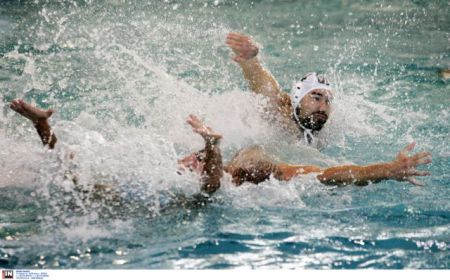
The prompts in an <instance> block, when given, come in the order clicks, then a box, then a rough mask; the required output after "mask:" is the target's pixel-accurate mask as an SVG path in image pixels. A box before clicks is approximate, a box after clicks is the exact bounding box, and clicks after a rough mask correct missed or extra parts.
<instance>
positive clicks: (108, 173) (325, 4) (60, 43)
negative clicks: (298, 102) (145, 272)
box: [0, 0, 450, 269]
mask: <svg viewBox="0 0 450 280" xmlns="http://www.w3.org/2000/svg"><path fill="white" fill-rule="evenodd" d="M449 14H450V5H449V3H448V1H418V0H415V1H400V0H397V1H351V0H346V1H344V0H342V1H332V2H331V1H306V3H305V1H275V0H273V1H269V0H262V1H224V0H215V1H205V0H193V1H172V0H170V1H137V0H136V1H126V0H114V1H89V0H78V1H62V0H61V1H50V0H48V1H44V0H35V1H14V0H10V1H2V2H1V3H0V39H1V40H0V90H1V94H2V95H1V99H0V107H1V108H2V111H1V114H0V135H1V137H0V145H1V149H0V267H2V268H124V269H128V268H141V269H154V268H169V269H172V268H196V269H198V268H200V269H206V268H213V269H219V268H441V269H442V268H447V269H448V268H449V267H450V253H449V250H450V228H449V225H450V203H449V198H450V190H449V186H450V173H449V169H450V144H449V143H450V142H449V130H450V110H449V107H450V106H449V105H450V86H449V83H450V82H449V80H448V79H446V78H445V77H443V76H442V75H440V71H441V70H443V69H449V68H450V48H449V45H450V44H449V43H450V18H449V17H448V15H449ZM230 31H238V32H243V33H247V34H250V35H252V36H253V38H254V39H255V40H256V41H258V42H259V43H260V44H261V47H262V49H261V52H260V56H261V60H262V61H263V63H264V65H265V66H266V67H267V68H268V69H270V71H271V72H272V73H273V74H274V76H275V77H276V78H277V80H278V81H279V82H280V84H281V85H282V87H283V88H284V89H285V90H286V91H289V90H290V86H291V84H292V82H293V81H294V80H296V79H298V78H300V77H301V76H303V75H304V74H305V73H308V72H312V71H321V72H325V73H326V74H327V75H328V76H329V78H330V79H331V80H332V82H333V83H334V85H335V87H336V88H337V94H336V100H335V102H334V104H333V106H334V108H333V110H334V111H333V114H332V117H331V118H330V122H329V124H328V125H327V127H326V128H325V134H326V139H327V141H328V145H327V146H326V147H325V148H324V149H323V150H322V151H320V152H319V151H317V150H314V149H310V148H306V147H304V146H302V145H301V144H300V143H299V142H298V140H297V139H296V138H295V137H292V138H289V137H287V136H286V135H284V134H282V133H280V131H279V130H278V129H277V128H276V127H273V126H272V125H270V124H268V123H267V121H266V119H265V118H264V117H263V116H262V115H263V114H264V113H263V111H262V108H263V104H264V102H265V100H264V99H262V98H259V97H256V96H254V95H253V94H251V93H250V92H249V90H248V88H247V86H246V82H245V80H244V79H243V77H242V74H241V72H240V69H239V68H238V66H237V65H236V64H235V63H234V62H233V61H232V60H231V54H230V51H229V50H228V49H227V47H226V46H225V44H224V42H225V36H226V34H227V33H228V32H230ZM14 98H24V99H25V100H26V101H28V102H34V103H36V104H38V105H39V106H41V107H43V108H54V109H55V110H56V113H55V114H54V115H53V117H52V119H51V123H52V125H53V127H54V131H55V133H56V134H57V136H58V138H59V140H60V141H59V143H58V145H59V146H58V148H57V150H55V151H53V152H47V151H45V149H43V148H42V147H41V144H40V142H39V139H38V136H37V135H36V133H35V131H34V128H33V127H32V126H31V125H30V123H28V122H27V121H26V120H24V119H23V118H20V117H18V116H17V115H16V114H14V113H13V112H12V111H11V110H9V109H8V106H7V104H8V102H9V101H11V100H12V99H14ZM190 113H194V114H197V115H199V116H200V117H201V118H202V119H204V120H205V121H206V123H208V124H209V125H211V126H212V127H214V128H215V129H216V130H217V131H219V132H220V133H222V134H223V136H224V140H223V142H222V151H223V153H224V158H225V160H229V159H230V158H231V156H232V155H233V154H234V152H236V151H237V150H238V149H240V148H243V147H246V146H248V145H251V144H261V145H263V146H264V147H265V148H266V149H267V150H268V151H270V152H271V153H272V154H274V155H275V156H276V157H277V158H279V159H280V160H283V161H288V162H292V163H299V162H300V163H308V164H318V165H322V166H330V165H334V164H342V163H354V164H367V163H370V162H380V161H388V160H391V159H393V157H394V156H395V154H396V152H398V151H399V150H400V149H401V148H403V147H404V146H405V145H406V144H407V143H410V142H412V141H416V142H417V148H416V150H417V151H422V150H428V151H430V152H431V153H432V155H433V163H432V164H431V165H429V166H426V167H423V168H422V169H424V170H428V171H431V172H432V175H431V176H430V177H426V178H424V179H423V182H424V183H425V187H423V188H421V187H415V186H412V185H410V184H408V183H405V182H396V181H386V182H381V183H379V184H376V185H369V186H367V187H363V188H361V187H356V186H347V187H343V188H330V187H323V186H322V185H320V184H318V183H317V182H316V181H315V180H314V178H313V177H305V178H298V179H296V180H293V181H291V182H278V181H276V180H271V181H267V182H264V183H263V184H261V185H258V186H254V185H250V184H249V185H244V186H242V187H239V188H236V187H234V186H233V185H231V183H230V182H229V181H227V178H225V180H224V182H223V185H222V188H221V189H220V190H219V191H218V192H217V193H216V194H215V195H214V201H213V202H212V203H210V204H208V205H206V206H204V207H197V208H184V207H176V206H173V207H169V206H170V204H171V201H173V198H174V197H179V196H181V195H184V196H190V195H192V194H195V193H196V192H197V191H198V188H199V187H198V178H196V177H195V176H190V175H188V174H186V175H182V176H180V175H177V173H176V172H175V170H176V168H177V166H176V160H177V159H178V158H180V157H181V156H183V155H185V154H187V153H188V152H190V151H194V150H197V149H199V148H201V146H202V142H201V140H200V138H199V137H198V136H197V135H193V133H192V132H191V130H190V129H189V127H188V126H187V125H186V124H185V118H186V116H187V115H188V114H190ZM69 152H73V153H75V155H76V156H75V159H74V160H73V161H71V160H69V157H68V154H69ZM67 170H72V172H74V173H76V174H77V175H78V177H79V180H80V184H81V185H88V184H89V183H103V184H111V185H114V186H115V188H116V192H117V193H116V195H119V196H120V201H121V202H120V203H119V202H114V201H109V202H108V201H94V202H91V203H86V201H84V202H83V197H82V195H80V192H79V191H76V190H74V186H73V184H72V183H71V181H70V180H69V179H68V178H67V176H66V175H67Z"/></svg>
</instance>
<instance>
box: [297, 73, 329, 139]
mask: <svg viewBox="0 0 450 280" xmlns="http://www.w3.org/2000/svg"><path fill="white" fill-rule="evenodd" d="M319 89H320V90H326V91H328V92H330V93H331V92H332V88H331V87H330V84H329V83H328V81H327V80H326V79H325V77H323V76H321V75H317V73H316V72H312V73H308V74H306V76H305V77H303V78H302V79H301V80H300V81H298V82H296V83H294V85H293V86H292V90H291V105H292V115H293V116H294V119H295V121H296V122H297V125H298V126H299V127H300V128H301V129H302V130H303V133H304V136H305V141H306V143H310V142H311V141H312V139H313V135H312V131H311V129H307V128H305V127H304V126H303V125H302V124H301V123H300V120H299V116H298V115H297V110H296V109H297V107H299V106H300V102H301V101H302V99H303V98H304V97H305V96H306V95H307V94H308V93H310V92H311V91H314V90H319ZM331 98H332V96H331ZM308 137H309V138H311V140H308Z"/></svg>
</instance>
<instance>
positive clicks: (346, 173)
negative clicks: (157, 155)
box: [179, 115, 431, 194]
mask: <svg viewBox="0 0 450 280" xmlns="http://www.w3.org/2000/svg"><path fill="white" fill-rule="evenodd" d="M187 122H188V124H189V125H191V126H192V128H193V131H194V132H195V133H198V134H200V135H201V136H202V137H203V139H204V140H205V143H206V144H205V145H206V146H205V149H204V150H202V151H200V152H197V153H194V154H192V155H190V156H187V157H185V158H183V159H182V160H180V161H179V163H180V164H181V165H183V166H184V167H185V168H188V169H189V170H192V171H194V172H197V173H198V174H200V175H201V178H202V190H203V191H204V192H206V193H208V194H212V193H213V192H215V191H216V190H217V189H219V187H220V177H222V175H223V173H224V172H226V173H228V174H230V175H231V178H232V182H233V183H234V184H235V185H237V186H239V185H241V184H243V183H244V182H250V183H254V184H258V183H261V182H263V181H266V180H268V179H270V178H271V177H272V176H273V177H274V178H275V179H278V180H280V181H289V180H291V179H293V178H295V177H297V176H302V175H306V174H310V173H314V174H317V175H316V178H317V179H318V181H319V182H321V183H322V184H324V185H337V186H345V185H349V184H355V185H359V186H365V185H368V184H369V183H371V182H372V183H378V182H381V181H383V180H397V181H408V182H410V183H412V184H413V185H416V186H423V183H421V182H419V181H418V180H417V179H416V178H415V177H416V176H428V175H430V173H429V172H427V171H420V170H417V169H416V167H417V166H419V165H423V164H429V163H431V154H430V153H429V152H420V153H417V154H415V155H412V156H408V153H409V152H411V151H412V150H413V149H414V146H415V143H411V144H409V145H407V146H406V147H405V148H404V149H403V150H402V151H400V152H399V153H398V154H397V156H396V158H395V159H394V160H393V161H391V162H386V163H378V164H371V165H367V166H357V165H343V166H335V167H329V168H322V167H318V166H312V165H301V164H300V165H297V164H289V163H284V162H278V163H277V162H275V161H274V160H273V159H272V158H271V157H270V156H269V155H267V154H266V153H265V152H264V150H263V149H262V148H261V147H260V146H252V147H249V148H245V149H243V150H241V151H239V152H238V153H237V154H236V155H235V156H234V157H233V158H232V159H231V162H230V163H229V164H225V165H223V164H222V156H221V152H220V149H219V141H220V139H221V136H220V135H219V134H217V133H215V132H214V131H213V130H212V129H211V128H210V127H207V126H205V125H204V124H203V123H202V122H201V121H200V119H199V118H197V117H196V116H194V115H190V116H189V117H188V119H187ZM222 166H223V167H222Z"/></svg>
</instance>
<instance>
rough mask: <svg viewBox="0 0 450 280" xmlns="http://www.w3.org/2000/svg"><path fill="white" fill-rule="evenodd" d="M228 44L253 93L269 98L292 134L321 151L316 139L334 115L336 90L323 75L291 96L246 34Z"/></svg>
mask: <svg viewBox="0 0 450 280" xmlns="http://www.w3.org/2000/svg"><path fill="white" fill-rule="evenodd" d="M226 44H227V46H228V47H230V48H231V50H232V51H233V52H234V54H235V56H234V58H233V60H234V61H236V62H237V63H238V64H239V66H240V67H241V69H242V72H243V74H244V78H245V79H246V80H247V82H248V84H249V86H250V89H251V90H252V91H253V92H255V93H257V94H261V95H263V96H266V97H268V98H269V108H268V109H269V110H270V111H271V112H273V113H274V115H275V116H276V119H277V121H278V122H279V123H280V125H281V126H282V127H283V128H285V129H286V130H287V131H288V132H289V133H291V134H293V135H300V139H301V140H302V141H304V142H305V143H307V144H310V145H313V146H315V147H319V146H320V145H319V144H318V142H317V139H315V138H316V136H317V135H318V133H319V131H320V130H321V129H322V128H323V126H324V125H325V123H326V122H327V120H328V118H329V116H330V113H331V106H330V105H331V101H332V100H333V89H332V87H331V86H330V84H329V82H328V81H327V80H326V79H325V77H324V76H322V75H317V74H316V73H309V74H307V75H306V76H304V77H303V78H302V79H300V80H299V81H297V82H296V83H294V85H293V87H292V90H291V94H288V93H286V92H283V90H282V89H281V87H280V85H279V83H278V82H277V81H276V80H275V78H274V77H273V76H272V74H271V73H270V72H269V71H267V70H266V69H265V68H264V67H263V66H262V65H261V63H260V62H259V60H258V57H257V55H258V53H259V48H258V46H257V44H256V43H254V42H253V41H252V40H251V38H250V37H249V36H247V35H244V34H239V33H229V34H228V35H227V38H226Z"/></svg>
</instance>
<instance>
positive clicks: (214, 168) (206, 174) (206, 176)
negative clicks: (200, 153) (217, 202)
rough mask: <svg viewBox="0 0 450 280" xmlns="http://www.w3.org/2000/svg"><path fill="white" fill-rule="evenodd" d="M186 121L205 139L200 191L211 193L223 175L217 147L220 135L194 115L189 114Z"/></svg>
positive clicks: (218, 186)
mask: <svg viewBox="0 0 450 280" xmlns="http://www.w3.org/2000/svg"><path fill="white" fill-rule="evenodd" d="M187 123H188V124H190V125H191V126H192V129H193V131H194V132H195V133H198V134H199V135H200V136H202V137H203V139H204V140H205V149H204V160H203V171H202V191H203V192H205V193H207V194H212V193H214V192H215V191H216V190H218V189H219V188H220V179H221V178H222V175H223V166H222V154H221V152H220V149H219V141H220V139H221V138H222V136H221V135H219V134H217V133H215V132H214V131H213V130H212V128H210V127H207V126H205V125H204V124H203V123H202V121H201V120H200V119H199V118H197V117H196V116H194V115H189V117H188V119H187Z"/></svg>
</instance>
